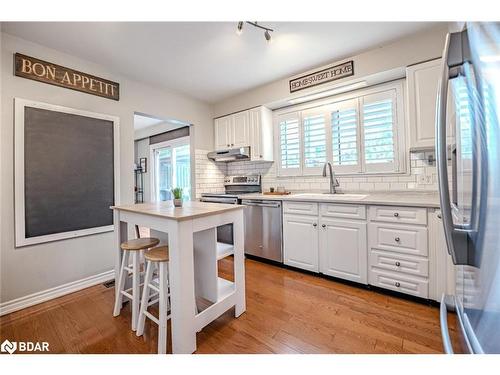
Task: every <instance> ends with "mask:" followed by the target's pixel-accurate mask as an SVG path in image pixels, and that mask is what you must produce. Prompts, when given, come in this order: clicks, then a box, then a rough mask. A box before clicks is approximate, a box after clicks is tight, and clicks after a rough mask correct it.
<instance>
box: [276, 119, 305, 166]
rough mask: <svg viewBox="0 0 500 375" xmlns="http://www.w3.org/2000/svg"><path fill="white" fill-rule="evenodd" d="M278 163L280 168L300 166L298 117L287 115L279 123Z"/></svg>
mask: <svg viewBox="0 0 500 375" xmlns="http://www.w3.org/2000/svg"><path fill="white" fill-rule="evenodd" d="M279 138H280V158H281V160H280V164H281V168H282V169H299V168H300V135H299V119H298V117H288V118H286V119H282V120H281V121H280V123H279Z"/></svg>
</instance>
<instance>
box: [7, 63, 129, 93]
mask: <svg viewBox="0 0 500 375" xmlns="http://www.w3.org/2000/svg"><path fill="white" fill-rule="evenodd" d="M14 67H15V68H14V69H15V72H14V74H15V75H16V76H19V77H24V78H28V79H32V80H35V81H39V82H44V83H48V84H50V85H55V86H60V87H65V88H68V89H71V90H77V91H81V92H85V93H87V94H92V95H97V96H102V97H103V98H108V99H113V100H120V85H119V84H118V83H116V82H113V81H109V80H107V79H104V78H99V77H96V76H93V75H90V74H87V73H83V72H79V71H78V70H74V69H71V68H66V67H64V66H61V65H57V64H53V63H50V62H47V61H43V60H40V59H37V58H35V57H30V56H26V55H23V54H21V53H15V54H14Z"/></svg>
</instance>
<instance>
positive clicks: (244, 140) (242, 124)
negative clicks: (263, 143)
mask: <svg viewBox="0 0 500 375" xmlns="http://www.w3.org/2000/svg"><path fill="white" fill-rule="evenodd" d="M248 112H249V111H244V112H239V113H235V114H234V115H232V116H231V117H232V127H231V132H230V138H229V139H230V140H231V141H230V144H231V147H243V146H249V145H250V139H249V138H250V135H249V133H250V116H249V113H248Z"/></svg>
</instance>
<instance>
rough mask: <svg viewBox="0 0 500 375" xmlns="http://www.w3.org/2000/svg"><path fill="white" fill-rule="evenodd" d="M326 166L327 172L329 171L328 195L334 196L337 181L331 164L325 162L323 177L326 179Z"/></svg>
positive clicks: (337, 184)
mask: <svg viewBox="0 0 500 375" xmlns="http://www.w3.org/2000/svg"><path fill="white" fill-rule="evenodd" d="M326 166H328V170H329V171H330V194H336V193H337V190H336V189H335V188H336V187H338V186H340V184H339V180H337V179H336V178H335V172H334V171H333V169H332V163H330V162H326V163H325V165H324V166H323V177H326Z"/></svg>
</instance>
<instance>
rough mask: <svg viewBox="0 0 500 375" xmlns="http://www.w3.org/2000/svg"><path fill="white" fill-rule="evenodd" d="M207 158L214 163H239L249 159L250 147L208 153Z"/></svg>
mask: <svg viewBox="0 0 500 375" xmlns="http://www.w3.org/2000/svg"><path fill="white" fill-rule="evenodd" d="M207 157H208V158H209V159H211V160H214V161H226V162H228V161H241V160H249V159H250V147H248V146H247V147H238V148H231V149H229V150H220V151H212V152H209V153H208V155H207Z"/></svg>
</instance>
